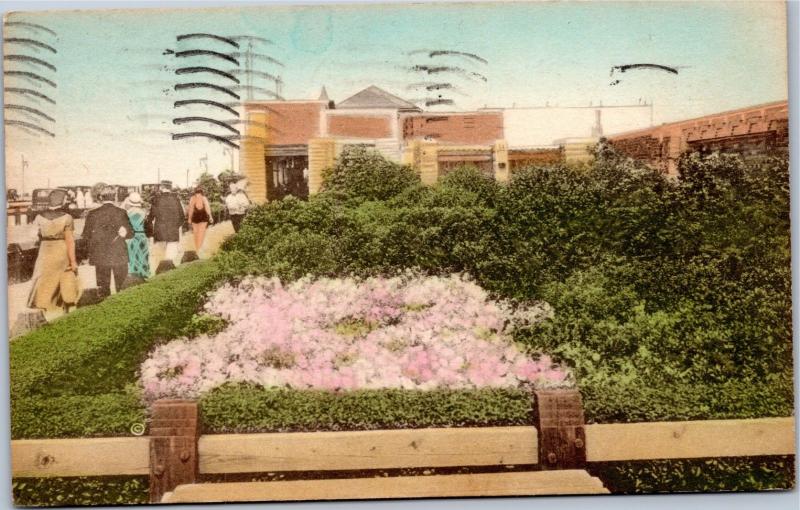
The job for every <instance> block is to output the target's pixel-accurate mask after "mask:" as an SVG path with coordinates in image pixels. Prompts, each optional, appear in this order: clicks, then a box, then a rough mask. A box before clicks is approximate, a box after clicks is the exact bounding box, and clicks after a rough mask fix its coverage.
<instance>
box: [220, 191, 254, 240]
mask: <svg viewBox="0 0 800 510" xmlns="http://www.w3.org/2000/svg"><path fill="white" fill-rule="evenodd" d="M244 182H245V181H244V180H242V181H240V182H238V183H236V182H232V183H231V186H230V189H231V192H230V193H229V194H228V196H226V197H225V206H226V207H227V208H228V216H230V218H231V223H232V224H233V231H234V232H238V231H239V227H240V226H241V224H242V220H243V219H244V215H245V214H246V213H247V209H248V208H249V207H250V199H249V198H247V193H245V192H244Z"/></svg>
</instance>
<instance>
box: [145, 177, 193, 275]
mask: <svg viewBox="0 0 800 510" xmlns="http://www.w3.org/2000/svg"><path fill="white" fill-rule="evenodd" d="M185 222H186V214H185V213H184V210H183V205H182V204H181V199H180V197H178V195H177V193H175V192H173V191H172V183H170V182H169V181H161V184H160V185H159V191H158V193H157V194H156V195H155V196H154V197H153V198H152V201H151V204H150V214H148V216H147V219H146V220H145V223H146V226H145V230H146V231H147V232H148V236H152V237H153V241H154V242H155V244H156V247H158V250H157V251H158V254H159V255H161V256H162V257H163V260H172V261H173V263H174V264H177V263H178V260H177V257H178V246H179V244H180V240H181V228H182V227H183V225H184V223H185ZM159 255H156V256H155V259H156V262H155V265H156V266H158V265H159V262H160V260H159V258H160V257H159Z"/></svg>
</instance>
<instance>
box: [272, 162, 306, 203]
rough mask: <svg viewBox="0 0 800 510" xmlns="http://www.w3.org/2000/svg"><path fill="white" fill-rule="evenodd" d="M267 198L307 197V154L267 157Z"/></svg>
mask: <svg viewBox="0 0 800 510" xmlns="http://www.w3.org/2000/svg"><path fill="white" fill-rule="evenodd" d="M266 162H267V165H266V168H267V199H268V200H280V199H282V198H283V197H285V196H288V195H292V196H295V197H297V198H302V199H306V198H308V156H268V157H267V160H266Z"/></svg>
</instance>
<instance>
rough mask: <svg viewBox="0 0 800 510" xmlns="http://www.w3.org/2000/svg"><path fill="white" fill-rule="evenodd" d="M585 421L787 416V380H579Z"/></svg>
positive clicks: (789, 398)
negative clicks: (700, 381)
mask: <svg viewBox="0 0 800 510" xmlns="http://www.w3.org/2000/svg"><path fill="white" fill-rule="evenodd" d="M579 389H580V391H581V395H582V396H583V407H584V412H585V415H586V420H587V421H588V422H593V423H627V422H643V421H644V422H647V421H682V420H723V419H747V418H767V417H782V416H792V415H793V414H794V407H793V404H792V401H793V398H794V397H793V395H794V393H793V391H794V388H793V383H792V380H791V378H773V379H771V380H769V381H765V382H762V383H754V382H752V381H727V382H725V383H721V384H698V385H694V384H678V383H671V384H666V383H665V384H663V385H650V384H647V383H646V382H642V381H637V380H633V381H631V382H629V383H624V384H622V383H618V382H614V381H606V382H602V383H596V382H586V383H581V382H580V381H579Z"/></svg>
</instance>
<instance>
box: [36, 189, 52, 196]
mask: <svg viewBox="0 0 800 510" xmlns="http://www.w3.org/2000/svg"><path fill="white" fill-rule="evenodd" d="M33 196H35V197H36V198H47V197H49V196H50V190H49V189H39V190H36V191H35V192H34V195H33Z"/></svg>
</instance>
